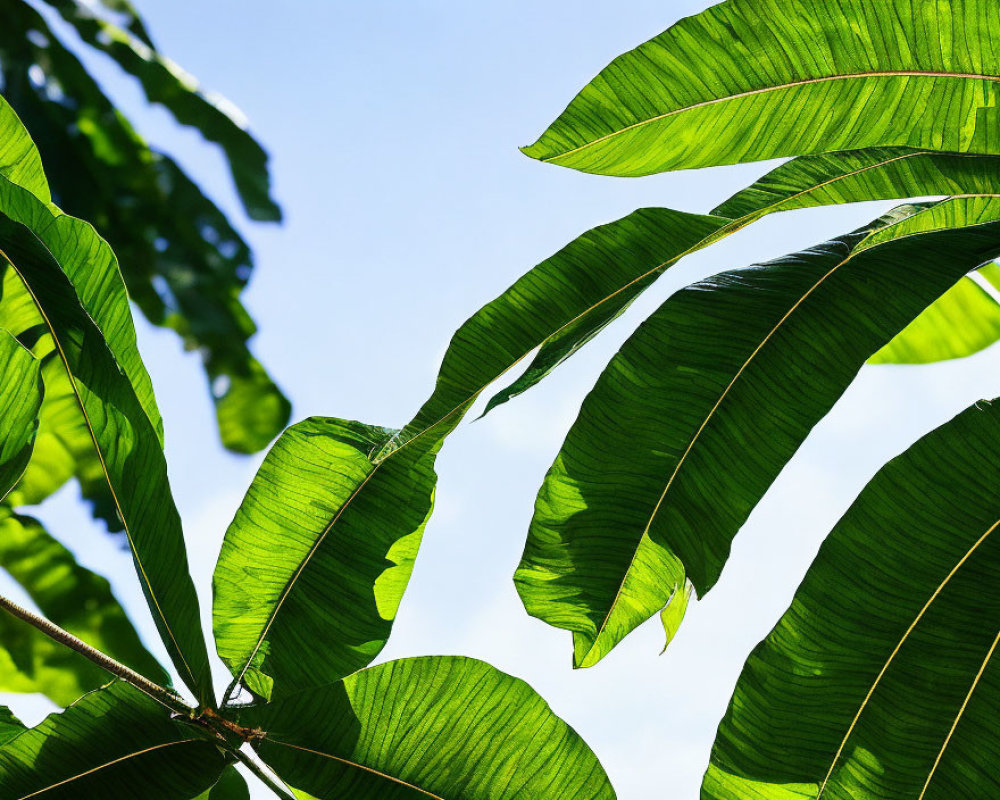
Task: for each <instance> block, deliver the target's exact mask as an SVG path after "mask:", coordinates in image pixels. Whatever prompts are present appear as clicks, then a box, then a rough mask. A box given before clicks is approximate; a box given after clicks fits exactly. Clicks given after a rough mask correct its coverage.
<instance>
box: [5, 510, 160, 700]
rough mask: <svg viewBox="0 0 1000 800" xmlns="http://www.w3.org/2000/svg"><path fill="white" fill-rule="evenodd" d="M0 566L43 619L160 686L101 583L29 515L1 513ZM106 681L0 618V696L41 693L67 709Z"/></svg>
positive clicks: (73, 656)
mask: <svg viewBox="0 0 1000 800" xmlns="http://www.w3.org/2000/svg"><path fill="white" fill-rule="evenodd" d="M0 513H3V514H4V516H3V519H2V521H0V568H3V569H4V570H5V571H6V572H7V573H8V574H9V575H10V576H11V577H12V578H13V579H14V580H15V581H17V582H18V583H19V584H20V585H21V586H23V587H24V589H25V591H26V593H27V594H28V595H29V596H30V597H31V600H32V602H33V603H34V605H35V606H36V607H37V608H38V609H39V611H40V612H41V613H42V615H43V616H45V617H46V619H48V620H50V621H52V622H54V623H55V624H56V625H58V626H59V627H61V628H63V629H65V630H67V631H69V632H70V633H72V634H73V635H75V636H77V637H79V638H80V639H82V640H83V641H85V642H86V643H87V644H89V645H91V646H92V647H95V648H97V649H98V650H100V651H101V652H102V653H104V654H105V655H108V656H111V657H112V658H114V659H115V660H117V661H120V662H122V663H124V664H126V665H128V666H129V667H132V668H133V669H135V670H137V671H138V672H140V673H142V674H143V675H145V676H146V677H147V678H149V679H150V680H152V681H154V682H156V683H159V684H161V685H166V683H167V682H168V681H169V678H168V676H167V674H166V672H165V671H164V670H163V667H161V666H160V665H159V663H158V662H157V661H156V659H155V658H153V656H152V655H150V653H149V652H148V651H147V650H146V648H145V647H144V646H143V644H142V642H141V641H140V639H139V636H138V635H137V634H136V631H135V629H134V628H133V627H132V623H131V622H130V621H129V619H128V616H127V615H126V614H125V610H124V609H123V608H122V607H121V606H120V605H119V604H118V601H117V600H115V597H114V595H113V594H112V593H111V587H110V586H109V585H108V582H107V581H106V580H105V579H104V578H102V577H101V576H99V575H96V574H94V573H93V572H91V571H90V570H88V569H86V568H84V567H81V566H80V565H79V564H77V562H76V559H75V558H74V557H73V554H72V553H71V552H70V551H69V550H67V549H66V548H65V547H63V546H62V545H61V544H59V542H57V541H56V540H55V539H53V538H52V537H51V536H50V535H49V534H48V533H47V532H46V531H45V529H44V528H43V527H42V526H41V524H40V523H39V522H38V521H37V520H34V519H31V518H30V517H23V516H20V515H17V514H11V513H9V512H6V511H3V512H0ZM107 681H108V675H107V673H106V672H104V670H102V669H100V668H99V667H97V666H96V665H94V664H93V663H92V662H90V661H89V660H87V659H85V658H84V657H83V656H81V655H79V654H77V653H75V652H73V651H72V650H70V649H68V648H66V647H63V646H62V645H60V644H57V643H56V642H53V641H52V640H51V639H49V638H48V637H46V636H43V635H42V634H41V633H39V632H38V631H36V630H35V629H34V628H32V627H31V626H30V625H27V624H26V623H24V622H21V621H20V620H17V619H15V618H13V617H11V616H9V615H6V614H4V615H3V616H0V691H4V692H42V693H44V694H45V695H46V696H47V697H48V698H49V699H50V700H52V701H54V702H56V703H59V704H60V705H67V704H69V703H71V702H73V701H74V700H76V699H77V698H78V697H80V696H81V695H83V694H85V693H87V692H89V691H91V690H93V689H97V688H99V687H100V686H103V685H104V684H105V683H107Z"/></svg>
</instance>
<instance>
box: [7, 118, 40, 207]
mask: <svg viewBox="0 0 1000 800" xmlns="http://www.w3.org/2000/svg"><path fill="white" fill-rule="evenodd" d="M0 141H2V142H3V145H2V146H0V176H2V177H4V178H6V179H7V180H9V181H12V182H13V183H16V184H17V185H18V186H23V187H24V188H25V189H27V190H28V191H29V192H31V193H32V194H33V195H35V197H37V198H38V199H39V200H41V201H42V202H43V203H48V202H50V201H51V199H52V196H51V194H50V193H49V184H48V182H47V181H46V180H45V172H44V170H42V160H41V157H40V156H39V155H38V150H37V149H36V148H35V144H34V142H32V141H31V136H29V135H28V131H27V130H26V129H25V127H24V125H22V124H21V120H20V119H18V117H17V114H15V113H14V110H13V109H12V108H11V107H10V106H9V105H8V104H7V101H6V100H4V99H3V98H0Z"/></svg>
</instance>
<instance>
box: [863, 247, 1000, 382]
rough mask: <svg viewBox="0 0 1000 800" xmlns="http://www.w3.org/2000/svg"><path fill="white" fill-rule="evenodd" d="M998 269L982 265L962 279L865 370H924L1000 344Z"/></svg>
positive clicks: (879, 352) (999, 277) (881, 352)
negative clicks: (906, 366)
mask: <svg viewBox="0 0 1000 800" xmlns="http://www.w3.org/2000/svg"><path fill="white" fill-rule="evenodd" d="M998 288H1000V266H997V265H996V264H987V265H986V266H985V267H983V268H982V269H980V270H978V271H977V272H975V273H973V275H972V276H970V277H965V278H962V280H960V281H959V282H958V283H956V284H955V285H954V286H952V287H951V288H950V289H949V290H948V291H947V292H945V293H944V294H943V295H941V297H939V298H938V299H937V300H936V301H935V302H934V303H933V304H932V305H931V306H930V307H928V308H927V309H926V310H925V311H924V312H923V313H922V314H921V315H920V316H919V317H917V318H916V319H915V320H913V322H911V323H910V324H909V325H907V326H906V327H905V328H904V329H903V330H902V332H900V334H899V335H898V336H897V337H896V338H895V339H893V340H892V341H891V342H889V344H887V345H886V346H885V347H883V348H882V349H881V350H879V351H878V352H877V353H876V354H875V355H874V356H872V357H871V358H870V359H869V360H868V363H870V364H928V363H931V362H934V361H945V360H947V359H951V358H964V357H965V356H969V355H972V354H973V353H978V352H979V351H980V350H983V349H984V348H986V347H989V346H990V345H991V344H993V343H994V342H996V341H997V340H998V339H1000V295H998V294H997V291H998Z"/></svg>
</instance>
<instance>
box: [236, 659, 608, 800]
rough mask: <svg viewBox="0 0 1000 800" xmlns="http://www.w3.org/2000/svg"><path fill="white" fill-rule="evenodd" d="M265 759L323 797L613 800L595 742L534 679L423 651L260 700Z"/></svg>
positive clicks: (257, 718)
mask: <svg viewBox="0 0 1000 800" xmlns="http://www.w3.org/2000/svg"><path fill="white" fill-rule="evenodd" d="M242 722H243V723H244V724H249V725H251V726H254V727H259V728H261V729H262V730H264V731H265V732H266V734H265V735H264V737H263V739H262V741H261V742H260V743H259V746H258V750H259V753H260V755H261V757H262V758H263V759H264V760H265V761H266V762H267V763H268V764H269V765H271V766H272V767H273V768H274V769H275V770H276V771H277V773H278V774H279V775H280V776H281V777H282V778H283V779H284V780H285V781H287V782H288V783H289V784H290V785H291V786H293V787H295V788H296V789H301V790H303V791H305V792H308V793H309V795H310V796H312V797H315V798H318V800H337V798H346V797H350V798H352V800H368V798H372V800H375V799H376V798H377V800H403V798H406V800H410V798H414V800H415V799H416V798H418V797H419V798H428V797H430V798H438V800H444V799H445V798H448V800H451V799H452V798H456V799H457V798H461V799H462V800H535V798H573V800H598V798H600V800H611V799H612V798H614V796H615V794H614V790H613V789H612V788H611V784H610V783H609V781H608V778H607V776H606V775H605V773H604V770H603V769H602V768H601V765H600V762H598V760H597V757H596V756H595V755H594V754H593V752H591V750H590V748H589V747H587V745H586V744H585V743H584V741H583V740H582V739H581V738H580V737H579V736H578V735H577V734H576V732H575V731H574V730H573V729H572V728H570V727H569V726H568V725H567V724H566V723H565V722H563V721H562V720H561V719H560V718H559V717H557V716H556V715H555V714H553V713H552V711H551V709H550V708H549V707H548V705H547V704H546V703H545V701H544V700H542V698H541V697H539V696H538V695H537V694H536V693H535V692H534V690H532V689H531V687H530V686H528V685H527V684H526V683H524V682H523V681H520V680H517V679H516V678H512V677H510V676H509V675H506V674H504V673H503V672H500V671H499V670H497V669H494V668H493V667H491V666H490V665H489V664H484V663H483V662H481V661H475V660H472V659H467V658H443V657H436V658H435V657H430V658H412V659H403V660H400V661H392V662H389V663H388V664H382V665H379V666H377V667H371V668H369V669H366V670H362V671H361V672H358V673H356V674H354V675H351V676H350V677H348V678H346V679H345V680H344V681H343V682H340V683H336V684H334V685H332V686H326V687H323V688H320V689H315V690H312V691H308V692H303V693H301V694H298V695H296V696H294V697H292V698H289V699H288V700H285V701H281V702H278V703H272V704H269V705H266V706H262V707H259V708H252V709H249V710H248V711H246V712H245V713H244V715H243V719H242Z"/></svg>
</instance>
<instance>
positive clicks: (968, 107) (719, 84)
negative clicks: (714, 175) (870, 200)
mask: <svg viewBox="0 0 1000 800" xmlns="http://www.w3.org/2000/svg"><path fill="white" fill-rule="evenodd" d="M998 26H1000V9H998V8H997V6H996V4H995V3H991V2H988V0H956V1H955V2H950V3H933V2H922V3H913V2H912V0H884V1H883V2H881V3H879V4H877V5H872V4H871V3H869V2H866V0H840V2H838V3H837V4H836V7H835V8H834V9H831V8H830V7H828V6H827V5H826V4H817V3H815V2H812V0H728V2H725V3H721V4H719V5H716V6H713V7H711V8H709V9H707V10H705V11H703V12H702V13H700V14H696V15H694V16H691V17H687V18H685V19H682V20H680V21H679V22H678V23H677V24H675V25H674V26H673V27H671V28H670V29H668V30H667V31H665V32H664V33H662V34H660V35H659V36H657V37H656V38H654V39H652V40H650V41H648V42H646V43H645V44H642V45H640V46H639V47H637V48H636V49H635V50H632V51H630V52H628V53H625V54H624V55H622V56H619V57H618V58H616V59H615V60H614V61H613V62H611V64H609V65H608V66H607V67H606V68H605V69H604V70H602V71H601V73H600V74H599V75H598V76H597V77H596V78H594V80H593V81H591V83H589V84H588V85H587V86H586V87H584V89H583V90H582V91H581V92H580V93H579V94H578V95H577V96H576V98H574V99H573V101H572V102H571V103H570V105H569V107H568V108H567V109H566V110H565V111H564V112H563V113H562V114H561V115H560V116H559V118H558V119H557V120H556V121H555V122H554V123H553V124H552V125H551V126H550V127H549V128H548V130H546V131H545V132H544V133H543V134H542V136H541V137H540V138H539V140H538V141H537V142H535V144H533V145H531V146H530V147H526V148H524V152H525V153H526V154H527V155H529V156H531V157H533V158H537V159H539V160H542V161H551V162H552V163H555V164H559V165H561V166H565V167H572V168H573V169H578V170H582V171H584V172H594V173H600V174H603V175H621V176H639V175H650V174H653V173H656V172H662V171H664V170H673V169H690V168H695V167H707V166H713V165H718V164H734V163H738V162H743V161H757V160H761V159H768V158H777V157H781V156H792V155H801V154H805V153H816V152H823V151H827V152H828V151H836V150H854V149H860V148H864V147H872V146H879V145H897V146H909V147H919V148H925V149H931V150H942V151H955V152H975V153H997V152H1000V138H998V136H1000V133H998V132H1000V128H998V126H997V122H998V121H1000V118H998V115H1000V106H998V105H997V103H996V98H997V82H998V76H1000V55H998V53H997V51H996V49H995V48H994V47H992V46H991V44H990V43H991V41H992V40H991V38H990V37H991V32H992V31H995V30H996V29H997V27H998Z"/></svg>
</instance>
